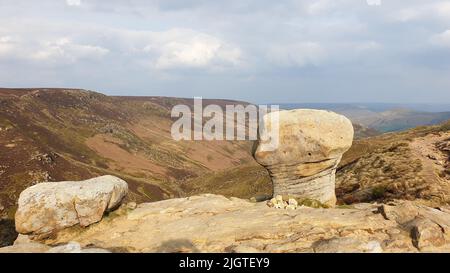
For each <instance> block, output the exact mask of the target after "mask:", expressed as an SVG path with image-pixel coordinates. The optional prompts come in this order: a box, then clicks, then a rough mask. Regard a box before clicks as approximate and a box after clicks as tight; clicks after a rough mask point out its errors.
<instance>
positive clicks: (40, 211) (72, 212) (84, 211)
mask: <svg viewBox="0 0 450 273" xmlns="http://www.w3.org/2000/svg"><path fill="white" fill-rule="evenodd" d="M127 192H128V184H127V183H126V182H125V181H123V180H122V179H120V178H117V177H114V176H111V175H105V176H101V177H97V178H93V179H89V180H84V181H64V182H46V183H40V184H37V185H34V186H31V187H29V188H27V189H26V190H24V191H23V192H22V193H21V194H20V197H19V207H18V209H17V212H16V216H15V223H16V230H17V232H19V233H22V234H30V235H42V236H45V235H47V234H50V233H52V232H54V231H57V230H60V229H63V228H67V227H71V226H74V225H77V224H79V225H81V226H83V227H85V226H88V225H90V224H93V223H95V222H98V221H100V220H101V219H102V217H103V213H104V212H105V211H110V210H112V209H114V208H116V207H118V206H119V205H120V203H121V201H122V199H123V198H124V197H125V195H126V194H127Z"/></svg>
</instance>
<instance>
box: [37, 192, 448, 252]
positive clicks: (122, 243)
mask: <svg viewBox="0 0 450 273" xmlns="http://www.w3.org/2000/svg"><path fill="white" fill-rule="evenodd" d="M449 228H450V213H449V210H448V209H447V208H441V209H433V208H429V207H426V206H422V205H418V204H415V203H414V202H409V201H399V202H396V203H392V204H390V205H378V204H364V203H362V204H357V205H354V206H352V207H345V208H339V207H337V208H330V209H324V208H320V209H313V208H309V207H305V206H300V207H298V208H297V209H295V210H280V209H275V208H271V207H269V206H268V205H267V204H266V202H260V203H252V202H249V201H246V200H242V199H237V198H226V197H223V196H219V195H210V194H208V195H200V196H194V197H189V198H178V199H171V200H165V201H160V202H155V203H146V204H140V205H138V206H137V207H136V208H135V209H132V208H129V207H127V206H125V205H124V206H122V207H121V208H120V209H119V210H117V211H115V212H113V213H112V214H110V215H109V216H108V217H106V218H103V220H102V221H101V222H99V223H96V224H93V225H90V226H89V227H87V228H80V227H72V228H67V229H64V230H61V231H59V232H58V233H57V234H56V235H55V236H54V237H53V238H51V239H46V240H44V241H41V243H45V244H46V245H50V246H54V245H61V244H66V243H69V242H73V241H75V242H78V243H79V244H80V245H81V247H95V248H101V249H107V250H110V251H113V252H114V251H119V252H430V251H431V252H447V251H450V236H449V234H450V229H449Z"/></svg>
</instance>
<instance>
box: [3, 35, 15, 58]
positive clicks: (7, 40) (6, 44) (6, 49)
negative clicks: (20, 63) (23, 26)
mask: <svg viewBox="0 0 450 273" xmlns="http://www.w3.org/2000/svg"><path fill="white" fill-rule="evenodd" d="M13 48H14V45H13V41H12V38H11V37H10V36H0V57H1V56H4V55H7V54H9V53H10V52H11V51H12V50H13Z"/></svg>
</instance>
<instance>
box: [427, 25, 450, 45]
mask: <svg viewBox="0 0 450 273" xmlns="http://www.w3.org/2000/svg"><path fill="white" fill-rule="evenodd" d="M431 43H432V44H434V45H437V46H443V47H450V29H449V30H446V31H444V32H442V33H440V34H437V35H434V36H433V37H431Z"/></svg>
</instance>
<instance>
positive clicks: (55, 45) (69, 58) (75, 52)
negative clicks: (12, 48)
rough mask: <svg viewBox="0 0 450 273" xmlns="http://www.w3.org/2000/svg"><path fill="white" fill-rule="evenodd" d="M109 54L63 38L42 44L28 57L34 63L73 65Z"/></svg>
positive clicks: (105, 50) (107, 51)
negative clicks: (81, 60)
mask: <svg viewBox="0 0 450 273" xmlns="http://www.w3.org/2000/svg"><path fill="white" fill-rule="evenodd" d="M108 53H109V50H108V49H106V48H102V47H100V46H93V45H87V44H77V43H74V42H73V41H71V40H70V39H69V38H66V37H63V38H60V39H58V40H55V41H51V42H44V43H43V44H42V45H40V47H39V49H37V50H36V51H35V52H32V53H31V54H30V55H29V57H30V58H31V59H32V60H34V61H40V62H50V63H60V62H63V63H74V62H76V61H78V60H80V59H90V60H95V59H98V58H101V57H103V56H105V55H106V54H108Z"/></svg>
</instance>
